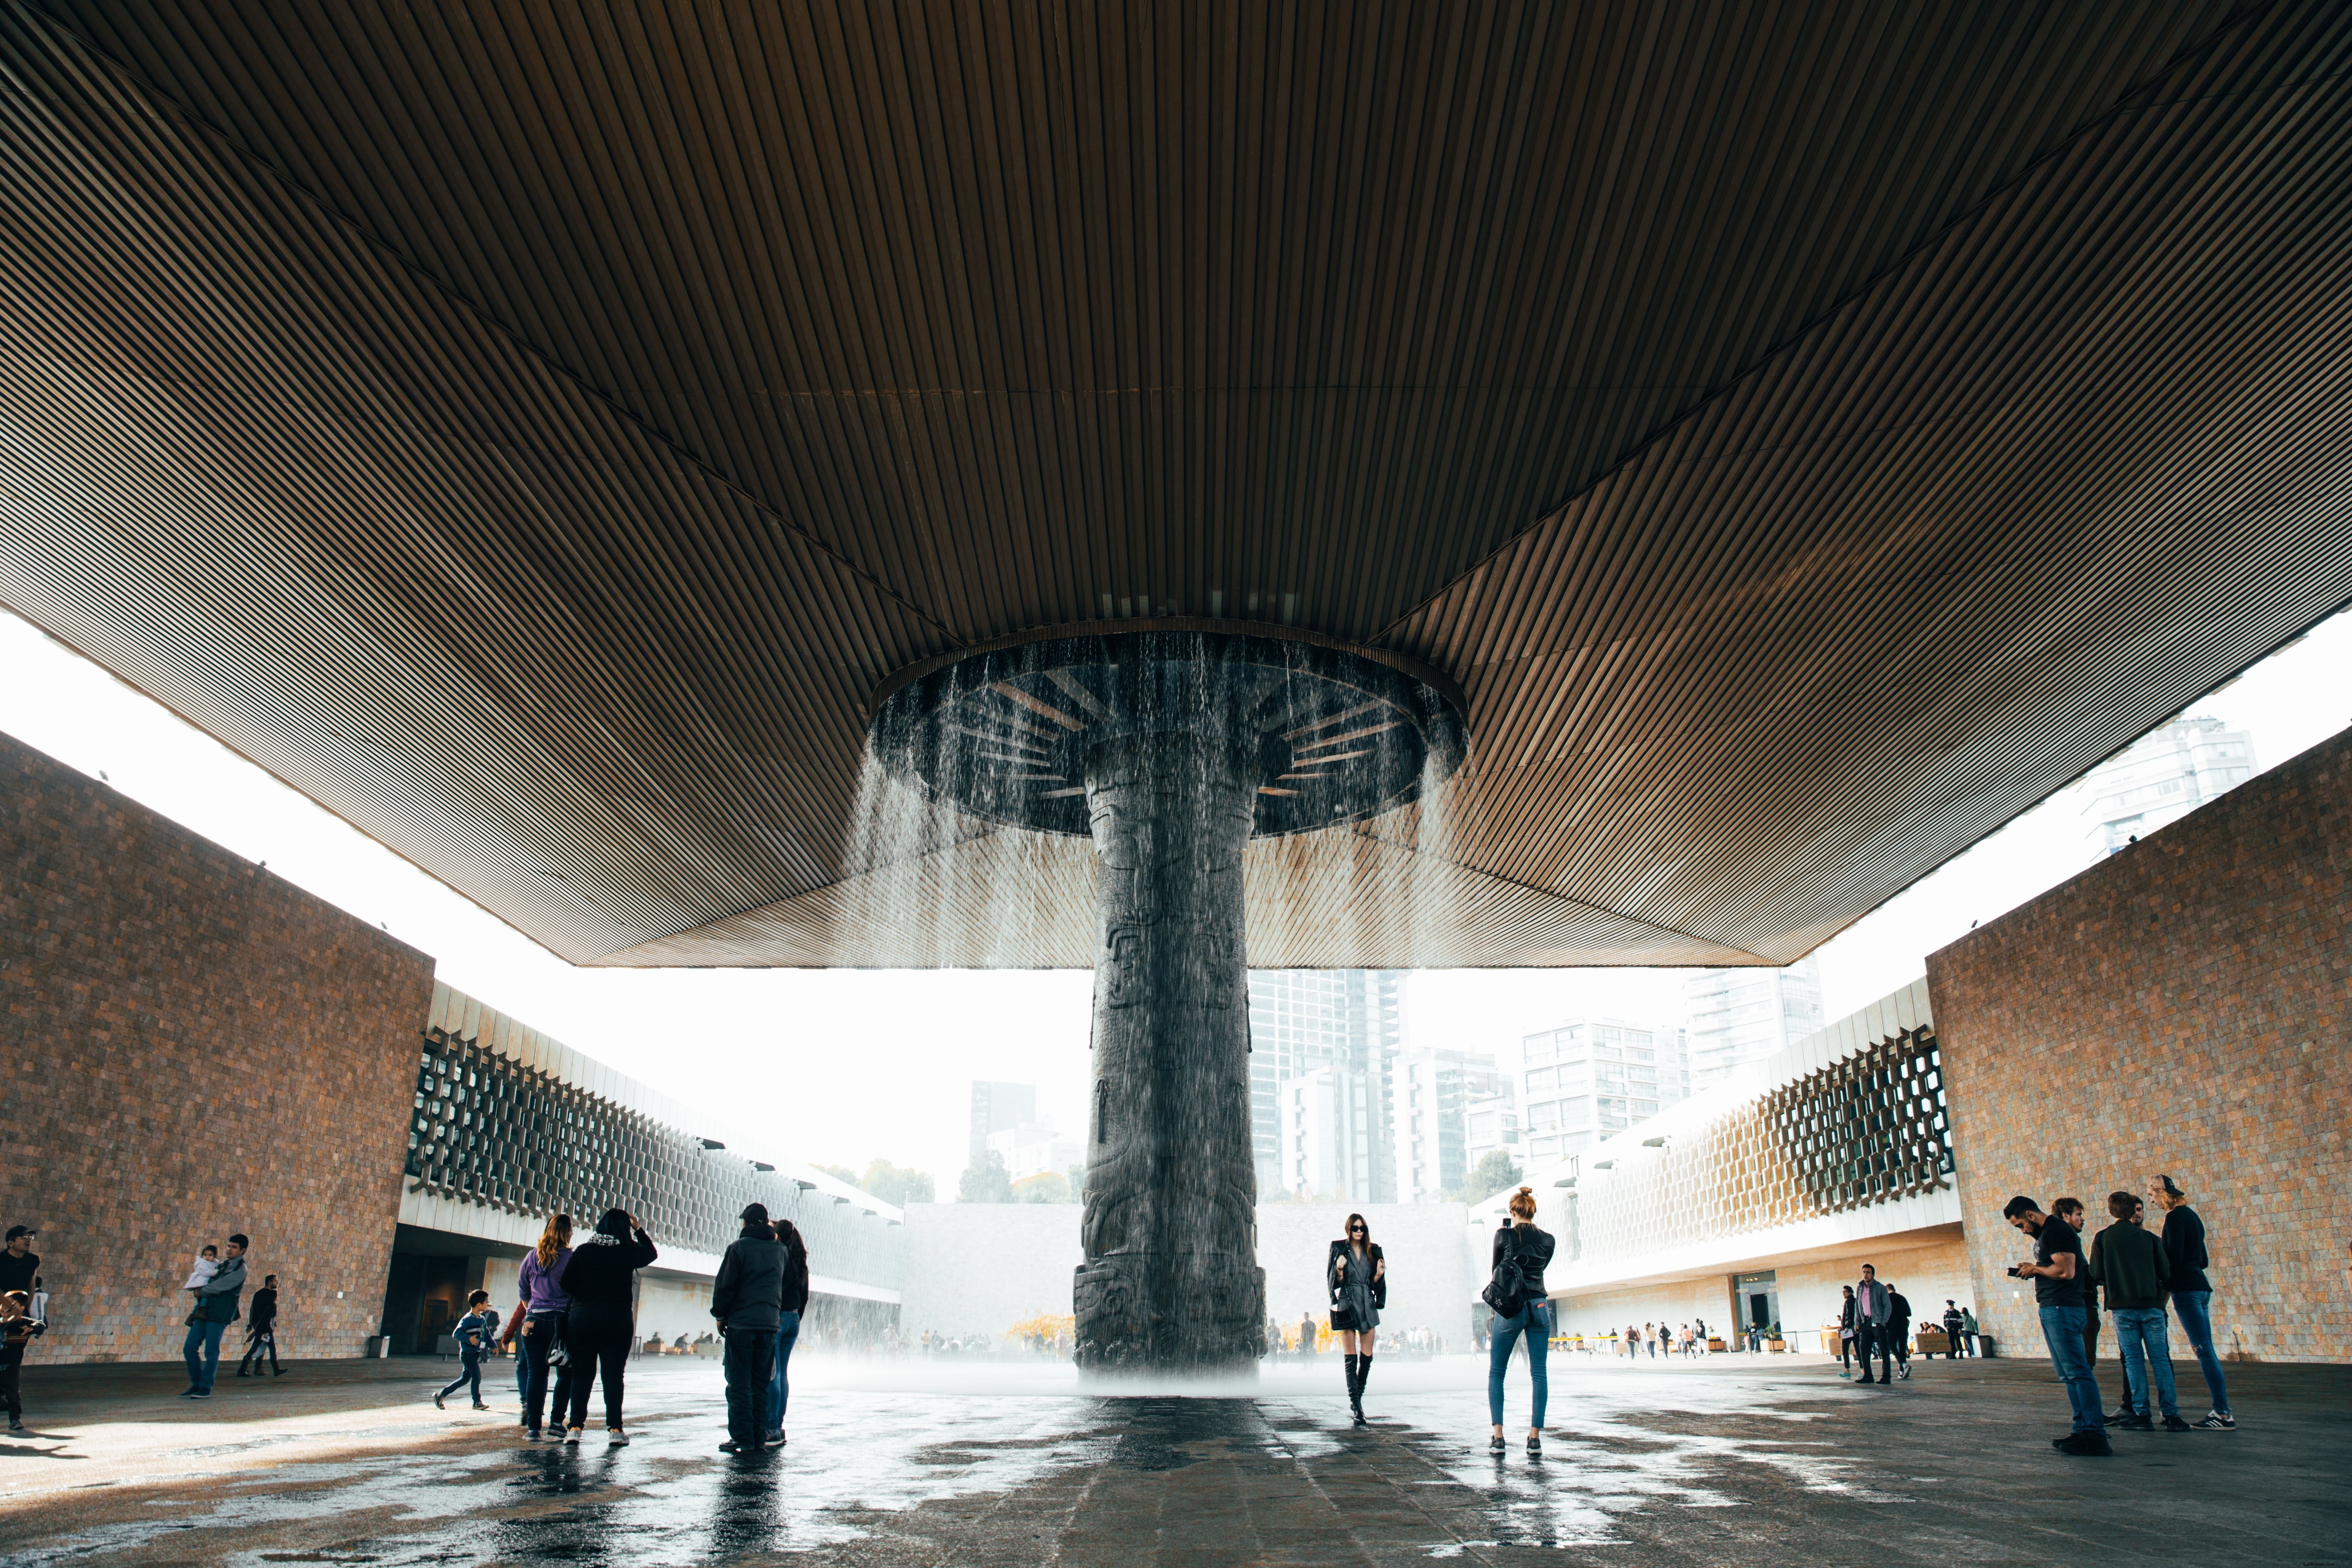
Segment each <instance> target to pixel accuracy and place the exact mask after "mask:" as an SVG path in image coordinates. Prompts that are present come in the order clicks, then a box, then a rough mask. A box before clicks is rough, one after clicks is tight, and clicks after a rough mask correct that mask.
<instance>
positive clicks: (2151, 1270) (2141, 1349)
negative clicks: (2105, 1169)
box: [2086, 1193, 2189, 1432]
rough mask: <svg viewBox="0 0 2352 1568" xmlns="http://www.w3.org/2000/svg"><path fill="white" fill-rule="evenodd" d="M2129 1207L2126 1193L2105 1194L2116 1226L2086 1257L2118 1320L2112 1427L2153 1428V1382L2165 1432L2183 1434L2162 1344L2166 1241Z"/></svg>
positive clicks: (2094, 1243) (2168, 1354)
mask: <svg viewBox="0 0 2352 1568" xmlns="http://www.w3.org/2000/svg"><path fill="white" fill-rule="evenodd" d="M2132 1205H2133V1198H2132V1195H2131V1194H2129V1193H2109V1194H2107V1213H2108V1214H2110V1215H2113V1216H2114V1217H2115V1222H2116V1223H2115V1224H2113V1225H2111V1226H2107V1228H2106V1229H2105V1230H2103V1231H2101V1232H2099V1234H2098V1236H2097V1237H2095V1239H2094V1240H2093V1241H2092V1243H2091V1252H2090V1257H2089V1258H2087V1259H2086V1261H2087V1262H2088V1263H2089V1264H2090V1267H2091V1275H2092V1278H2094V1279H2096V1280H2098V1282H2099V1283H2100V1284H2101V1285H2102V1286H2104V1287H2105V1289H2106V1292H2107V1311H2108V1312H2109V1314H2111V1315H2112V1316H2113V1317H2114V1318H2115V1321H2116V1360H2118V1361H2120V1362H2122V1363H2124V1408H2123V1410H2122V1411H2121V1412H2119V1414H2120V1415H2122V1417H2123V1419H2122V1420H2121V1421H2120V1422H2119V1423H2118V1422H2114V1421H2112V1420H2111V1422H2110V1424H2111V1425H2120V1426H2123V1427H2125V1428H2126V1430H2130V1431H2138V1432H2147V1431H2151V1430H2153V1429H2154V1427H2155V1426H2156V1422H2155V1419H2154V1412H2153V1411H2152V1410H2151V1409H2150V1408H2149V1405H2148V1388H2149V1385H2150V1384H2151V1383H2152V1384H2154V1385H2155V1389H2156V1401H2157V1405H2158V1406H2159V1407H2161V1409H2162V1410H2163V1412H2164V1429H2165V1430H2166V1431H2168V1432H2186V1431H2188V1430H2189V1423H2188V1422H2186V1421H2183V1420H2182V1419H2181V1418H2180V1411H2179V1406H2178V1405H2175V1404H2174V1402H2173V1387H2172V1350H2171V1347H2170V1346H2169V1345H2168V1344H2167V1343H2166V1342H2165V1331H2164V1325H2165V1318H2164V1284H2165V1279H2166V1277H2167V1274H2168V1269H2169V1268H2170V1263H2169V1260H2168V1259H2167V1258H2166V1257H2165V1252H2164V1243H2162V1242H2160V1241H2158V1239H2157V1238H2156V1237H2153V1236H2150V1235H2149V1234H2148V1233H2147V1231H2145V1230H2143V1229H2141V1228H2140V1227H2139V1226H2136V1225H2134V1224H2133V1223H2132V1218H2131V1215H2132Z"/></svg>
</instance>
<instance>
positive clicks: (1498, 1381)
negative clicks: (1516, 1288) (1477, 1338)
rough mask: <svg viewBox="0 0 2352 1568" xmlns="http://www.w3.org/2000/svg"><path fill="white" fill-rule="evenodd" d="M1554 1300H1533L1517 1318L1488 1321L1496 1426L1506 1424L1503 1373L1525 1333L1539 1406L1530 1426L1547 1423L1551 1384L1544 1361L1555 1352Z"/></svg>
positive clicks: (1489, 1388)
mask: <svg viewBox="0 0 2352 1568" xmlns="http://www.w3.org/2000/svg"><path fill="white" fill-rule="evenodd" d="M1551 1321H1552V1320H1551V1303H1550V1302H1549V1301H1530V1302H1528V1304H1527V1305H1526V1306H1524V1307H1521V1308H1520V1309H1519V1315H1518V1316H1517V1317H1516V1318H1492V1319H1489V1320H1488V1321H1487V1340H1486V1411H1487V1414H1488V1415H1489V1416H1490V1417H1492V1419H1493V1420H1494V1423H1495V1425H1496V1426H1501V1425H1502V1424H1503V1372H1504V1369H1506V1368H1507V1367H1508V1366H1509V1365H1510V1364H1511V1347H1512V1346H1514V1345H1516V1344H1517V1343H1518V1342H1519V1338H1520V1336H1521V1335H1525V1336H1526V1337H1527V1342H1528V1381H1529V1382H1531V1383H1532V1384H1535V1394H1536V1407H1535V1410H1534V1412H1533V1413H1532V1414H1531V1415H1529V1416H1528V1426H1532V1427H1540V1426H1542V1425H1543V1424H1544V1401H1545V1400H1546V1399H1547V1398H1549V1396H1550V1394H1551V1384H1550V1381H1549V1378H1548V1377H1547V1376H1546V1375H1545V1367H1544V1360H1545V1358H1546V1357H1547V1356H1549V1354H1550V1353H1551Z"/></svg>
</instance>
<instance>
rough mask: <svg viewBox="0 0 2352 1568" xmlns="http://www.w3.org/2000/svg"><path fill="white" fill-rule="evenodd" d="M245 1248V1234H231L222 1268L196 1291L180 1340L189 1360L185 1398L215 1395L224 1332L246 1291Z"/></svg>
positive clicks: (181, 1349) (183, 1354) (233, 1320)
mask: <svg viewBox="0 0 2352 1568" xmlns="http://www.w3.org/2000/svg"><path fill="white" fill-rule="evenodd" d="M245 1248H246V1240H245V1237H242V1236H232V1237H229V1238H228V1255H227V1256H226V1257H225V1258H222V1259H221V1266H220V1268H219V1270H218V1271H217V1272H215V1274H214V1275H213V1277H212V1278H211V1279H207V1280H205V1282H204V1284H203V1285H202V1286H201V1287H200V1288H199V1289H197V1291H196V1305H195V1310H194V1311H192V1312H190V1313H189V1314H188V1337H187V1338H186V1339H185V1340H184V1341H182V1342H181V1344H180V1355H181V1358H182V1359H183V1360H184V1361H185V1362H186V1363H188V1386H187V1389H186V1391H185V1392H184V1393H183V1394H181V1395H180V1397H181V1398H183V1399H210V1398H211V1397H212V1396H213V1379H215V1377H218V1376H219V1375H220V1343H221V1335H223V1334H224V1333H226V1332H227V1331H228V1326H229V1325H230V1324H231V1323H234V1322H236V1317H237V1313H236V1303H237V1298H238V1297H239V1296H241V1295H243V1294H244V1293H245V1278H246V1276H245Z"/></svg>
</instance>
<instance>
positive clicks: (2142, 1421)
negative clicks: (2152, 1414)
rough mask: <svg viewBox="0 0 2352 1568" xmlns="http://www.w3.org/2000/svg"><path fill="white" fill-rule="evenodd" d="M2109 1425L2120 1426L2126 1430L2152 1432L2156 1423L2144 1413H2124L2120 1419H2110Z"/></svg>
mask: <svg viewBox="0 0 2352 1568" xmlns="http://www.w3.org/2000/svg"><path fill="white" fill-rule="evenodd" d="M2107 1425H2108V1426H2120V1427H2122V1428H2123V1429H2124V1430H2125V1431H2126V1432H2153V1431H2155V1430H2156V1423H2155V1422H2153V1421H2151V1420H2149V1419H2148V1418H2147V1416H2145V1415H2126V1416H2125V1417H2124V1418H2123V1419H2122V1420H2120V1421H2110V1422H2108V1423H2107Z"/></svg>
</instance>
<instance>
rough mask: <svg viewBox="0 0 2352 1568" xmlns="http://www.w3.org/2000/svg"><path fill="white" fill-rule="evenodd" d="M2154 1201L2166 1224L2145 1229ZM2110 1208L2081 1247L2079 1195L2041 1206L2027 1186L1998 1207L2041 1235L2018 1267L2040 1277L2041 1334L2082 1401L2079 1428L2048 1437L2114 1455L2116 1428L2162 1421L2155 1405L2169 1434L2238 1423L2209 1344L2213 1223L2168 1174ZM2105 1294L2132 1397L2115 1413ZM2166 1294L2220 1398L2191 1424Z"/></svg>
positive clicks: (2074, 1400)
mask: <svg viewBox="0 0 2352 1568" xmlns="http://www.w3.org/2000/svg"><path fill="white" fill-rule="evenodd" d="M2149 1203H2153V1204H2155V1205H2156V1206H2157V1207H2158V1209H2159V1210H2161V1211H2162V1212H2163V1215H2164V1223H2163V1227H2162V1229H2161V1230H2160V1231H2150V1230H2149V1229H2148V1228H2147V1205H2148V1204H2149ZM2107 1215H2108V1218H2109V1220H2110V1222H2111V1223H2110V1224H2108V1225H2107V1226H2106V1227H2105V1229H2103V1230H2101V1231H2100V1232H2099V1233H2098V1235H2097V1236H2095V1237H2093V1238H2092V1240H2091V1244H2090V1246H2089V1247H2088V1248H2087V1249H2085V1247H2084V1245H2083V1232H2084V1229H2085V1228H2086V1227H2085V1226H2084V1208H2083V1205H2082V1202H2081V1200H2079V1199H2076V1198H2060V1199H2059V1200H2058V1201H2057V1202H2056V1203H2054V1204H2053V1205H2051V1212H2049V1213H2048V1214H2044V1213H2043V1212H2042V1206H2041V1205H2039V1204H2037V1203H2035V1202H2034V1201H2033V1200H2032V1198H2030V1197H2027V1196H2025V1195H2024V1194H2019V1195H2018V1196H2016V1197H2013V1198H2011V1199H2010V1200H2009V1203H2008V1204H2007V1205H2005V1206H2004V1207H2003V1208H2002V1209H2001V1217H2003V1218H2004V1219H2006V1220H2008V1221H2009V1223H2010V1224H2011V1225H2012V1226H2016V1227H2017V1229H2019V1230H2020V1231H2021V1232H2023V1233H2024V1234H2025V1235H2026V1236H2027V1237H2030V1238H2032V1242H2033V1259H2032V1262H2030V1263H2021V1264H2018V1265H2017V1266H2016V1267H2014V1268H2011V1269H2010V1273H2011V1275H2012V1276H2013V1277H2015V1278H2017V1279H2031V1280H2032V1281H2033V1301H2034V1306H2035V1308H2036V1310H2038V1311H2039V1313H2040V1315H2041V1319H2042V1342H2043V1343H2044V1344H2045V1345H2046V1346H2047V1347H2048V1348H2049V1352H2050V1361H2051V1364H2052V1365H2053V1366H2055V1367H2056V1368H2057V1370H2058V1376H2059V1379H2060V1381H2062V1382H2063V1383H2064V1384H2065V1385H2066V1398H2067V1402H2068V1404H2069V1405H2072V1406H2073V1410H2074V1429H2073V1430H2072V1431H2070V1432H2068V1433H2067V1435H2066V1436H2063V1437H2054V1438H2053V1439H2051V1446H2052V1447H2055V1448H2056V1449H2058V1451H2059V1452H2061V1453H2063V1454H2074V1455H2083V1456H2089V1455H2101V1454H2111V1453H2113V1452H2114V1451H2115V1450H2114V1447H2113V1446H2112V1445H2111V1444H2110V1443H2109V1441H2108V1438H2107V1429H2108V1427H2110V1426H2117V1427H2121V1428H2123V1429H2125V1430H2126V1431H2140V1432H2148V1431H2154V1430H2155V1429H2156V1426H2157V1420H2156V1416H2157V1414H2158V1413H2159V1412H2160V1413H2161V1415H2162V1417H2163V1427H2164V1430H2166V1431H2168V1432H2189V1431H2200V1430H2201V1431H2209V1432H2227V1431H2234V1430H2235V1429H2236V1427H2237V1425H2238V1422H2237V1417H2236V1416H2234V1415H2231V1412H2230V1391H2229V1386H2228V1384H2226V1383H2225V1382H2224V1381H2223V1379H2222V1376H2221V1357H2220V1356H2218V1355H2217V1354H2215V1353H2214V1350H2213V1320H2212V1313H2211V1306H2212V1300H2213V1285H2212V1281H2211V1280H2210V1279H2208V1278H2207V1277H2206V1270H2207V1268H2210V1266H2211V1265H2210V1259H2209V1258H2207V1255H2206V1250H2205V1222H2204V1221H2203V1220H2202V1219H2201V1218H2200V1217H2199V1216H2198V1214H2197V1211H2196V1210H2195V1209H2193V1208H2190V1207H2189V1195H2188V1194H2186V1193H2185V1192H2183V1191H2182V1190H2181V1188H2180V1186H2179V1184H2178V1183H2176V1182H2174V1181H2173V1179H2172V1178H2171V1177H2170V1176H2167V1175H2158V1176H2155V1177H2152V1178H2151V1179H2150V1180H2149V1182H2148V1187H2147V1198H2146V1200H2143V1199H2141V1198H2139V1197H2137V1196H2136V1195H2135V1194H2131V1193H2128V1192H2121V1191H2118V1192H2113V1193H2109V1194H2107ZM2102 1292H2105V1299H2106V1307H2107V1314H2108V1316H2109V1317H2111V1318H2113V1319H2114V1320H2115V1325H2116V1351H2117V1359H2118V1360H2120V1361H2121V1362H2122V1363H2123V1368H2124V1402H2123V1404H2122V1405H2121V1406H2120V1407H2119V1408H2117V1409H2116V1411H2115V1412H2114V1413H2113V1414H2112V1415H2110V1414H2108V1412H2107V1411H2106V1409H2105V1396H2104V1395H2102V1394H2100V1392H2099V1384H2098V1379H2097V1377H2096V1375H2095V1373H2094V1372H2093V1370H2092V1369H2093V1366H2094V1364H2095V1359H2096V1357H2097V1354H2098V1347H2099V1339H2098V1335H2099V1300H2100V1295H2101V1293H2102ZM2168 1302H2169V1304H2170V1306H2171V1309H2172V1310H2173V1311H2174V1312H2176V1313H2178V1314H2179V1318H2180V1329H2181V1332H2182V1333H2184V1334H2185V1335H2187V1336H2188V1339H2189V1348H2190V1349H2191V1350H2193V1351H2194V1352H2196V1354H2197V1365H2198V1369H2199V1370H2200V1372H2201V1373H2203V1374H2204V1377H2205V1387H2206V1391H2207V1393H2208V1394H2210V1395H2211V1396H2212V1401H2213V1407H2212V1408H2211V1409H2210V1410H2209V1411H2208V1412H2206V1414H2205V1415H2204V1416H2203V1418H2201V1419H2200V1420H2197V1421H2193V1422H2192V1421H2186V1420H2183V1419H2182V1418H2181V1415H2180V1410H2179V1403H2178V1397H2177V1390H2176V1388H2175V1386H2174V1384H2173V1380H2172V1354H2171V1349H2170V1346H2169V1344H2168V1333H2167V1327H2168V1319H2167V1317H2166V1315H2165V1308H2166V1305H2167V1303H2168ZM2151 1397H2152V1398H2153V1400H2154V1404H2153V1405H2151V1404H2150V1400H2151Z"/></svg>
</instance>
